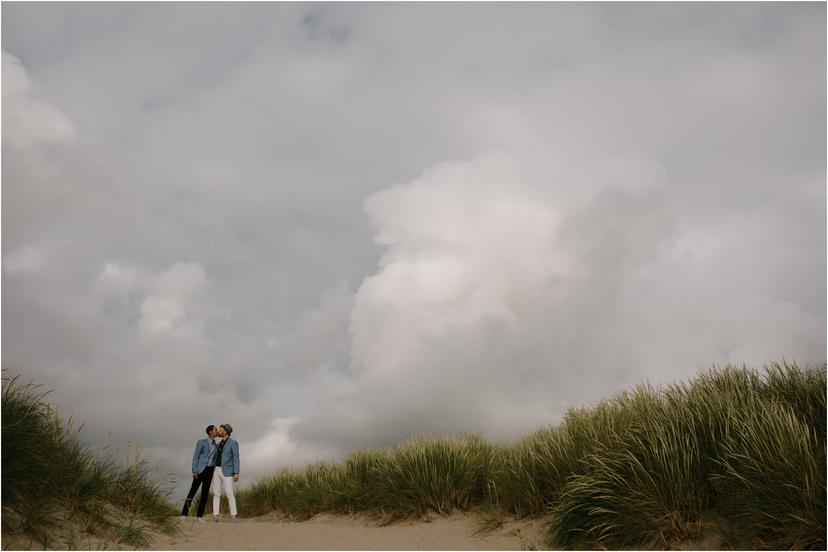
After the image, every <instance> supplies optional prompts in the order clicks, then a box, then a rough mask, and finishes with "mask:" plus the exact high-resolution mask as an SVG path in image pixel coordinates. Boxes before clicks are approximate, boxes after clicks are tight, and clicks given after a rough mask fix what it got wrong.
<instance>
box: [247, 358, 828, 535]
mask: <svg viewBox="0 0 828 552" xmlns="http://www.w3.org/2000/svg"><path fill="white" fill-rule="evenodd" d="M825 420H826V367H825V365H824V364H823V365H820V366H817V367H813V368H808V367H806V368H800V367H798V366H796V365H795V364H787V363H783V364H772V365H770V366H769V367H766V369H765V370H764V373H760V372H759V371H757V370H753V369H750V368H747V367H732V366H726V367H724V368H714V369H712V370H710V371H708V372H706V373H703V374H700V375H699V376H698V377H696V378H695V379H694V380H692V381H691V382H689V383H679V384H674V385H670V386H668V387H666V388H665V389H661V390H659V389H654V388H653V387H650V386H648V385H642V386H639V387H637V388H635V389H633V390H631V391H628V392H624V393H621V394H619V395H617V396H615V397H613V398H612V399H609V400H605V401H603V402H601V403H600V404H598V405H596V406H595V407H592V408H580V409H572V410H570V411H569V412H568V413H567V414H566V416H565V417H564V419H563V421H562V423H561V424H559V425H557V426H549V427H546V428H543V429H541V430H539V431H537V432H536V433H534V434H532V435H528V436H526V437H524V438H523V439H521V440H519V441H517V442H516V443H514V444H512V445H508V446H495V445H491V444H489V443H487V442H486V441H485V440H483V439H482V438H481V437H480V436H465V437H461V438H458V439H452V438H446V437H440V438H435V437H418V438H415V439H412V440H410V441H408V442H406V443H404V444H402V445H400V446H398V447H395V448H388V449H381V450H365V451H357V452H355V453H353V454H352V455H351V456H349V457H348V458H347V459H346V460H345V461H344V462H342V463H339V464H317V465H315V466H310V467H308V468H305V469H304V470H286V471H283V472H281V473H279V474H278V475H277V476H275V477H272V478H269V479H266V480H263V481H260V482H258V483H256V484H255V485H253V486H252V487H250V488H248V489H246V490H243V491H242V492H241V493H239V496H240V499H242V500H244V501H245V504H246V508H249V509H250V511H252V512H255V513H264V512H268V511H277V512H280V513H281V514H284V515H288V516H291V517H294V518H297V519H306V518H308V517H310V516H312V515H314V514H316V513H320V512H333V513H355V512H365V513H369V514H373V515H376V516H380V517H382V518H383V519H386V520H389V521H390V520H394V519H400V518H404V517H409V516H425V515H428V514H429V513H430V512H435V513H438V514H446V513H450V512H452V511H454V510H472V509H478V510H481V511H486V512H488V513H492V512H494V513H495V514H498V515H504V514H505V515H513V516H516V517H534V518H545V519H546V520H547V526H548V540H547V544H548V545H549V546H550V547H553V548H570V549H584V548H587V549H617V548H657V549H664V548H673V547H677V546H688V545H689V546H690V547H692V545H693V543H708V544H707V545H708V546H709V545H710V543H715V546H718V547H721V548H731V549H819V550H824V549H825V545H826V538H825V536H826V479H825V471H826V448H825V447H826V442H825V439H826V436H825V431H826V424H825Z"/></svg>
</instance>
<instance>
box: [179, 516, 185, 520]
mask: <svg viewBox="0 0 828 552" xmlns="http://www.w3.org/2000/svg"><path fill="white" fill-rule="evenodd" d="M178 519H179V520H180V521H187V516H178Z"/></svg>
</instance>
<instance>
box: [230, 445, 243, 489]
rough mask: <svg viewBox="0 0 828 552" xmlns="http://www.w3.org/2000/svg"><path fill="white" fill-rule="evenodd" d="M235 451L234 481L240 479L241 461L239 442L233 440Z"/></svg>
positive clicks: (233, 449)
mask: <svg viewBox="0 0 828 552" xmlns="http://www.w3.org/2000/svg"><path fill="white" fill-rule="evenodd" d="M231 450H232V451H233V481H238V480H239V468H240V467H241V462H239V442H238V441H233V446H232V447H231Z"/></svg>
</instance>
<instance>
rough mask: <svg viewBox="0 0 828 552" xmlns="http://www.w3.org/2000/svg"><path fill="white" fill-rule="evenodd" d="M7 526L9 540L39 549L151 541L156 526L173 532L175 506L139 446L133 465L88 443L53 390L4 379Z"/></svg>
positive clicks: (133, 453)
mask: <svg viewBox="0 0 828 552" xmlns="http://www.w3.org/2000/svg"><path fill="white" fill-rule="evenodd" d="M2 417H3V419H2V445H3V450H2V466H3V474H2V475H3V486H2V512H3V514H2V529H3V537H4V541H5V542H4V545H5V544H6V542H7V539H9V538H11V539H12V540H13V541H14V542H15V543H17V545H21V543H22V542H24V541H26V540H28V541H29V542H30V543H31V544H32V545H34V546H37V547H44V548H49V547H58V548H72V547H74V546H76V545H77V544H78V543H79V542H86V543H89V542H97V543H98V545H100V546H103V547H104V548H112V547H114V546H120V545H125V546H137V547H142V546H146V545H147V544H148V542H149V540H148V539H149V536H150V532H151V531H157V530H160V531H164V532H171V531H173V530H174V524H173V520H174V517H172V516H175V514H176V510H175V508H173V506H172V504H170V503H169V502H168V501H167V498H166V497H167V494H168V492H167V491H166V490H165V489H167V488H168V487H170V481H169V478H167V479H161V480H157V479H154V478H153V473H152V472H153V466H152V465H151V464H150V463H149V460H148V458H147V457H146V456H145V455H143V454H142V453H141V451H140V450H139V449H137V448H136V449H133V450H132V451H131V458H130V459H129V462H128V463H126V464H122V463H119V462H116V461H114V460H113V459H111V458H109V457H108V456H106V455H104V454H102V453H95V452H93V451H91V450H90V449H89V448H88V447H87V446H86V445H84V444H83V443H82V442H81V441H80V439H79V437H78V431H79V429H75V428H73V424H72V420H71V418H70V419H69V421H68V422H66V423H64V422H63V421H62V420H61V419H60V417H59V416H58V415H57V413H56V412H55V410H54V409H53V408H52V407H51V406H50V405H49V404H48V403H47V402H46V393H44V392H42V390H41V388H40V387H39V386H36V385H33V384H31V383H28V384H21V383H20V382H19V380H18V378H17V377H14V378H9V377H6V376H4V377H3V395H2Z"/></svg>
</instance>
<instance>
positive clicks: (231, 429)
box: [221, 424, 233, 435]
mask: <svg viewBox="0 0 828 552" xmlns="http://www.w3.org/2000/svg"><path fill="white" fill-rule="evenodd" d="M221 427H223V428H224V431H226V432H227V435H230V434H231V433H233V426H231V425H230V424H221Z"/></svg>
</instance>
